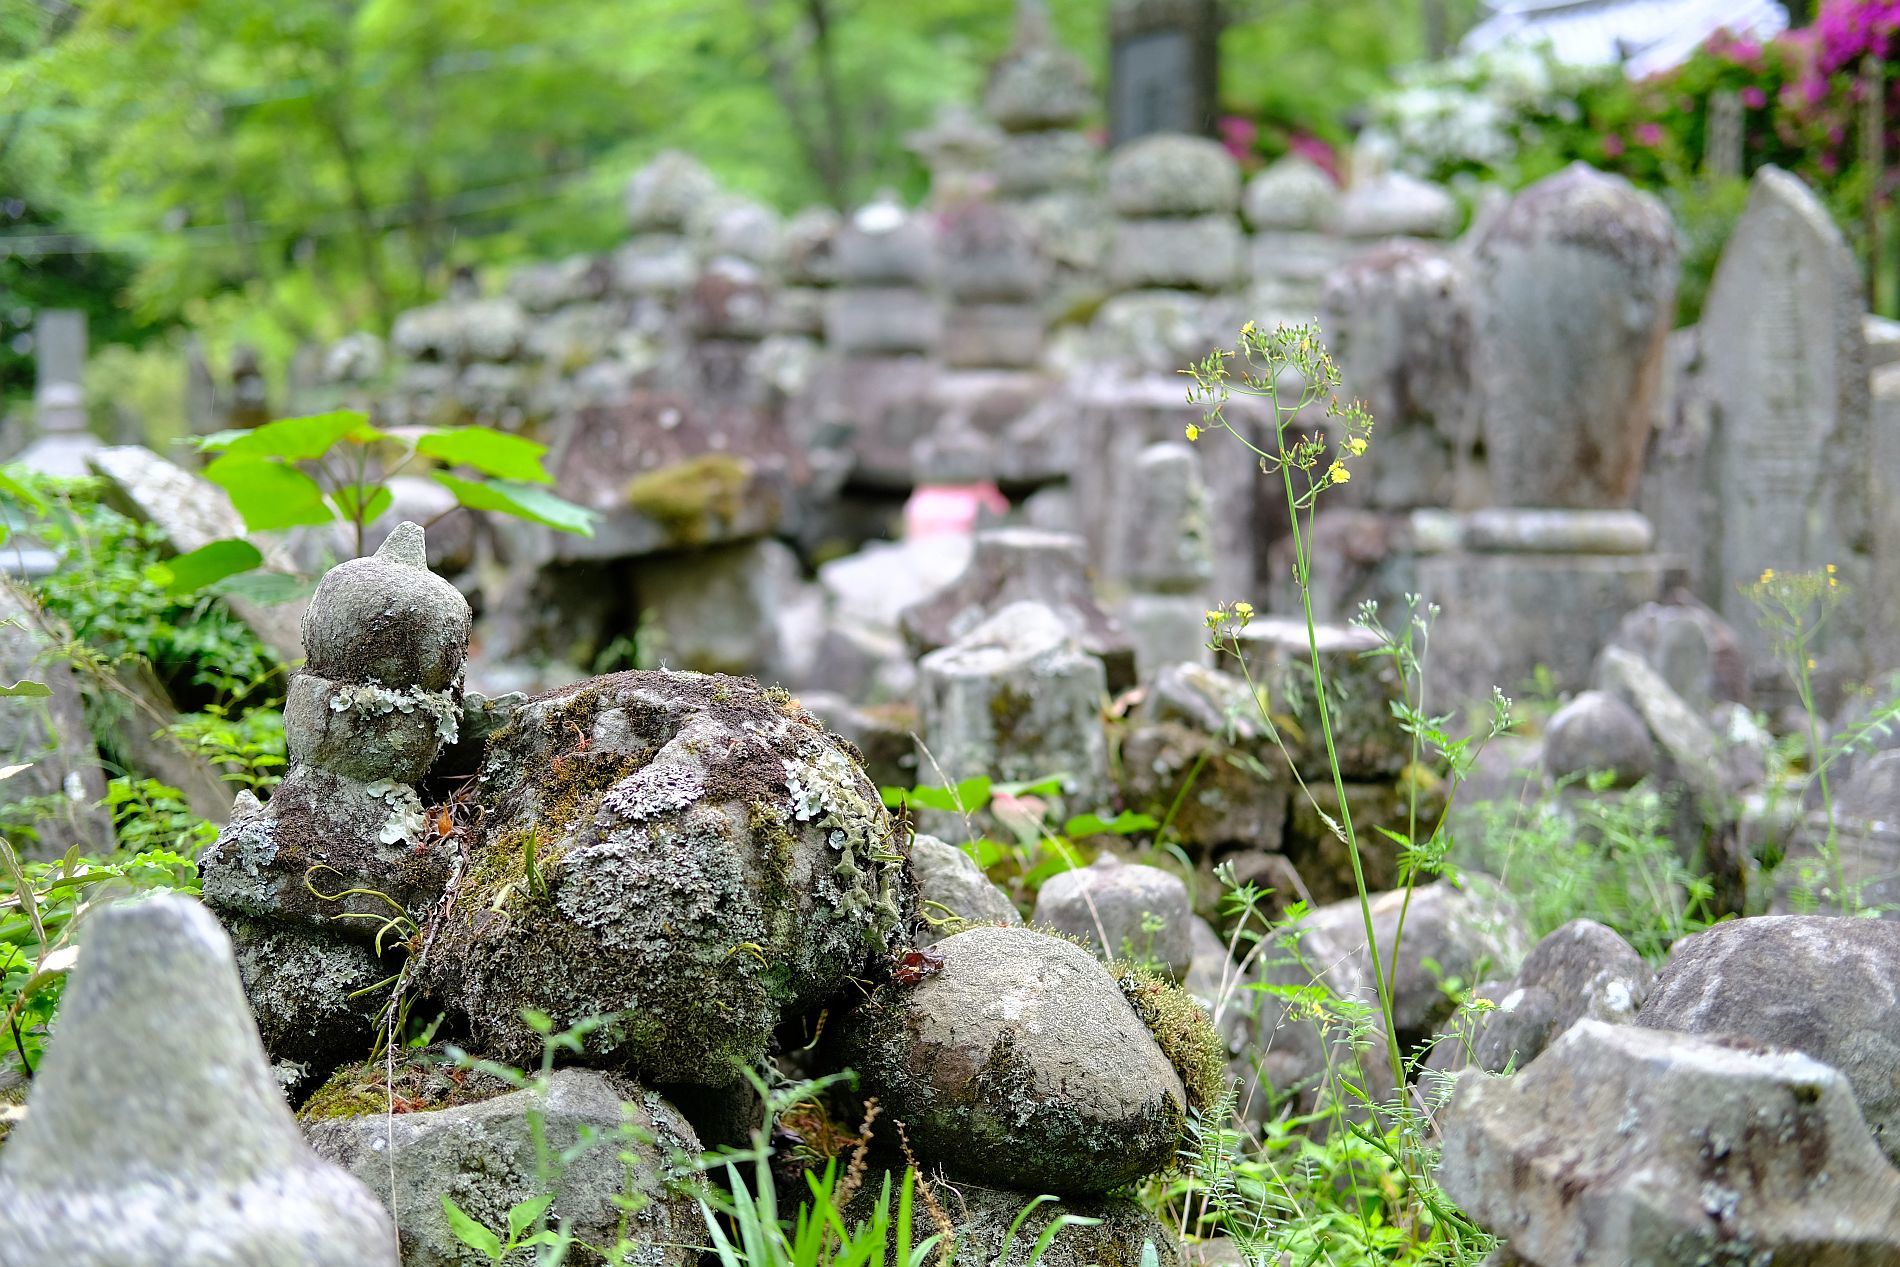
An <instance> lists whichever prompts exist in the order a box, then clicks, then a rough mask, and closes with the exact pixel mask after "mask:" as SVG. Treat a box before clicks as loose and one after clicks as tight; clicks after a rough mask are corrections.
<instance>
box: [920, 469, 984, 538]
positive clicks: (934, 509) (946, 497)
mask: <svg viewBox="0 0 1900 1267" xmlns="http://www.w3.org/2000/svg"><path fill="white" fill-rule="evenodd" d="M986 510H987V511H989V512H990V513H991V514H995V515H1003V514H1007V513H1009V499H1008V498H1007V497H1005V496H1003V493H1002V490H1000V489H999V488H997V487H996V485H994V484H991V483H982V484H921V485H919V486H918V487H917V490H916V491H915V492H913V493H912V494H911V495H910V500H909V501H907V502H905V503H904V536H905V537H906V538H908V539H911V540H915V539H916V538H918V537H946V536H966V537H967V536H969V535H970V534H971V533H973V532H975V531H976V526H977V521H978V520H979V519H980V518H982V515H983V512H984V511H986Z"/></svg>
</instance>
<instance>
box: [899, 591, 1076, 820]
mask: <svg viewBox="0 0 1900 1267" xmlns="http://www.w3.org/2000/svg"><path fill="white" fill-rule="evenodd" d="M918 670H919V673H920V675H921V677H920V681H919V689H918V706H919V710H920V713H921V722H922V747H921V748H920V750H919V752H918V771H919V773H920V775H925V776H927V778H928V780H929V782H931V783H932V784H936V783H939V782H942V781H946V780H947V781H948V782H950V783H953V784H954V783H957V782H959V781H961V780H963V779H968V778H973V777H976V776H978V775H983V776H987V777H989V778H993V779H996V780H999V781H1015V780H1041V779H1046V778H1049V777H1050V776H1052V775H1060V776H1061V777H1062V779H1063V784H1064V789H1065V800H1066V803H1067V804H1068V805H1069V806H1070V807H1071V808H1072V809H1074V810H1076V811H1081V810H1085V809H1095V808H1101V807H1105V806H1106V805H1107V804H1108V796H1109V789H1110V785H1109V781H1108V745H1107V740H1106V738H1105V736H1104V733H1103V729H1102V722H1101V703H1102V700H1103V698H1104V696H1105V694H1106V691H1107V680H1106V678H1105V676H1104V674H1103V671H1102V664H1101V661H1099V660H1097V659H1096V658H1095V657H1094V656H1091V655H1089V654H1088V653H1087V652H1086V651H1084V650H1083V649H1082V647H1081V646H1080V645H1079V644H1078V643H1077V642H1076V640H1075V638H1074V636H1073V635H1072V634H1071V633H1070V631H1069V628H1068V626H1067V624H1066V623H1065V622H1064V621H1063V620H1062V619H1061V618H1060V617H1058V616H1057V615H1056V614H1055V613H1054V612H1052V611H1050V610H1049V609H1048V608H1047V607H1044V606H1042V605H1040V604H1038V603H1033V602H1027V601H1025V602H1017V603H1011V604H1009V605H1008V606H1006V607H1004V608H1003V609H1002V610H1000V611H998V612H997V613H996V614H995V615H994V616H991V617H990V618H989V619H988V620H986V621H984V622H983V623H982V624H980V625H978V626H977V627H976V628H974V629H972V630H970V631H969V632H968V633H967V634H965V635H964V636H963V637H962V638H960V639H958V640H957V641H956V642H954V643H952V644H950V645H949V646H947V647H941V648H939V649H938V650H936V651H932V652H931V653H930V654H928V655H926V656H924V657H923V659H922V660H921V661H919V663H918ZM927 825H928V826H930V827H932V828H933V829H934V828H936V827H938V826H941V829H942V830H943V831H944V832H946V833H956V832H959V831H961V830H963V824H962V823H961V822H960V821H959V820H956V819H954V818H948V817H946V818H938V817H934V816H933V817H931V818H929V819H928V820H927Z"/></svg>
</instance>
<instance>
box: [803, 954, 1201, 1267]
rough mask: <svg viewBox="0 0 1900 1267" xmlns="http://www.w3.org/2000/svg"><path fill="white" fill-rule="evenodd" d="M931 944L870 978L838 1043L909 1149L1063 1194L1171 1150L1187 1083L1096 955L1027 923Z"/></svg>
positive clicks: (1125, 1176) (1008, 1182) (1132, 1173)
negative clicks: (900, 1127) (921, 962)
mask: <svg viewBox="0 0 1900 1267" xmlns="http://www.w3.org/2000/svg"><path fill="white" fill-rule="evenodd" d="M933 949H934V950H935V952H936V954H937V955H940V956H941V957H942V964H941V967H940V968H938V969H937V970H936V971H934V972H933V973H931V974H930V975H927V976H923V977H922V978H921V979H919V980H915V981H913V982H911V983H906V982H905V981H901V980H900V981H894V982H892V983H891V984H889V985H886V986H883V987H881V988H880V989H879V990H878V991H877V992H876V993H875V994H874V995H872V997H871V998H870V999H869V1000H868V1001H867V1002H866V1003H865V1005H864V1006H863V1007H862V1008H860V1009H859V1010H858V1011H857V1012H856V1013H855V1014H854V1015H853V1016H852V1017H851V1018H849V1019H848V1020H847V1021H846V1022H844V1023H843V1026H842V1029H843V1032H842V1035H841V1037H840V1040H839V1051H838V1055H839V1057H840V1058H841V1060H842V1062H843V1063H844V1064H847V1065H849V1066H850V1067H851V1068H852V1069H855V1070H856V1071H857V1072H858V1076H859V1079H860V1083H861V1087H862V1089H863V1091H864V1093H865V1094H866V1095H874V1096H876V1097H877V1098H878V1100H879V1102H880V1103H881V1104H883V1105H884V1106H885V1111H886V1112H887V1113H889V1114H890V1116H892V1117H893V1118H895V1119H896V1120H898V1121H901V1122H903V1123H904V1125H905V1127H906V1129H907V1130H908V1132H909V1136H910V1141H911V1143H912V1144H913V1145H914V1146H915V1147H916V1149H917V1151H918V1153H919V1155H920V1156H922V1157H923V1158H924V1159H925V1160H926V1161H929V1162H934V1163H938V1164H941V1165H942V1166H943V1167H944V1168H945V1169H946V1170H947V1171H948V1172H949V1173H950V1174H951V1175H952V1176H953V1177H956V1178H959V1179H970V1180H974V1181H976V1182H980V1183H992V1184H997V1185H1000V1186H1003V1187H1008V1188H1021V1189H1027V1190H1029V1191H1032V1192H1049V1193H1054V1194H1057V1195H1061V1196H1071V1195H1083V1194H1089V1193H1099V1192H1107V1191H1109V1190H1111V1189H1113V1188H1118V1187H1121V1186H1122V1185H1123V1184H1127V1183H1131V1182H1133V1181H1134V1180H1136V1179H1139V1178H1140V1177H1141V1176H1143V1175H1146V1174H1150V1173H1152V1172H1154V1171H1157V1170H1160V1169H1162V1168H1163V1167H1165V1166H1167V1165H1168V1163H1169V1162H1170V1161H1172V1160H1173V1158H1174V1155H1175V1149H1176V1147H1177V1145H1178V1144H1179V1142H1180V1139H1181V1132H1182V1128H1183V1126H1184V1124H1185V1122H1186V1105H1187V1094H1186V1091H1185V1090H1184V1089H1183V1087H1182V1084H1181V1079H1180V1076H1179V1075H1178V1074H1177V1073H1176V1072H1175V1070H1174V1068H1173V1066H1172V1065H1171V1064H1170V1062H1169V1060H1168V1057H1167V1056H1166V1054H1164V1053H1163V1052H1162V1050H1161V1048H1160V1046H1159V1045H1158V1044H1157V1043H1156V1041H1155V1039H1154V1037H1153V1036H1152V1035H1151V1034H1150V1033H1149V1031H1148V1029H1147V1027H1146V1026H1145V1025H1143V1023H1142V1021H1141V1018H1140V1017H1139V1016H1138V1015H1137V1014H1136V1012H1135V1010H1134V1009H1133V1008H1132V1007H1131V1006H1130V1005H1129V1002H1128V1000H1127V999H1125V998H1124V997H1123V994H1122V991H1121V989H1120V987H1119V986H1118V985H1117V984H1116V981H1115V978H1114V976H1113V975H1111V974H1110V972H1109V970H1108V969H1107V968H1106V967H1104V966H1103V965H1102V964H1101V963H1100V962H1098V961H1097V960H1096V959H1095V958H1094V957H1092V956H1091V955H1090V954H1089V953H1088V952H1087V951H1085V950H1083V949H1082V948H1081V947H1079V946H1077V945H1075V944H1073V943H1072V942H1068V941H1064V940H1063V939H1061V938H1059V937H1054V936H1050V935H1049V934H1046V933H1039V932H1035V931H1032V930H1030V929H1023V928H988V927H985V928H973V929H970V930H968V931H966V932H961V933H958V934H957V935H956V936H954V937H949V938H946V939H944V940H943V941H941V942H938V943H937V944H936V946H935V947H934V948H933ZM913 975H914V974H913ZM1137 1248H1139V1247H1137Z"/></svg>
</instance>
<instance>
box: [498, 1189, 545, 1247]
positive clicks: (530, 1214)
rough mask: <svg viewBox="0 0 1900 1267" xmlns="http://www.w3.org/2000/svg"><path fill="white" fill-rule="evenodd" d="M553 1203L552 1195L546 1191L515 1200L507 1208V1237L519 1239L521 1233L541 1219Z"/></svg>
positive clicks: (513, 1239)
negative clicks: (521, 1199)
mask: <svg viewBox="0 0 1900 1267" xmlns="http://www.w3.org/2000/svg"><path fill="white" fill-rule="evenodd" d="M553 1204H554V1195H553V1194H552V1193H546V1194H543V1195H542V1196H538V1197H529V1198H528V1199H527V1200H526V1201H517V1202H515V1203H514V1205H512V1206H510V1207H509V1209H508V1239H509V1240H511V1241H519V1240H520V1239H521V1234H522V1233H523V1232H525V1231H527V1230H528V1229H529V1228H531V1227H533V1226H534V1225H535V1224H537V1223H539V1222H540V1221H541V1216H542V1215H543V1214H546V1213H547V1211H548V1207H549V1206H550V1205H553Z"/></svg>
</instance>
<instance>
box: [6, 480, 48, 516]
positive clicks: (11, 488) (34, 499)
mask: <svg viewBox="0 0 1900 1267" xmlns="http://www.w3.org/2000/svg"><path fill="white" fill-rule="evenodd" d="M0 493H5V494H6V495H7V496H8V497H11V498H13V500H15V501H18V502H25V503H26V504H27V505H28V506H31V507H32V508H33V509H34V510H45V509H46V503H45V502H44V501H42V500H41V499H40V495H39V494H38V493H35V492H34V491H33V490H32V489H30V488H28V487H27V486H26V485H24V484H22V483H20V481H18V480H16V479H14V478H13V477H12V476H10V475H8V474H7V473H6V472H5V471H0Z"/></svg>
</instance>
